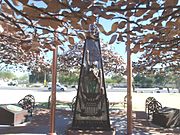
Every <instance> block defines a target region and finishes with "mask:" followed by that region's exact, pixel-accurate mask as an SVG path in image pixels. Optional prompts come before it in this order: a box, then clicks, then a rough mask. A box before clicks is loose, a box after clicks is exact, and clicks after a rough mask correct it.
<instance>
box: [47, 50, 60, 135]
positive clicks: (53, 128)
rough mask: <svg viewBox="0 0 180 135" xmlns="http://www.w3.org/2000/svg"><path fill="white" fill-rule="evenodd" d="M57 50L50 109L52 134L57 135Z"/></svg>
mask: <svg viewBox="0 0 180 135" xmlns="http://www.w3.org/2000/svg"><path fill="white" fill-rule="evenodd" d="M57 50H58V47H57V46H56V47H55V48H53V62H52V91H51V96H52V97H51V109H50V133H49V135H54V134H55V111H56V81H57Z"/></svg>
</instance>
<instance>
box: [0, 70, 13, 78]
mask: <svg viewBox="0 0 180 135" xmlns="http://www.w3.org/2000/svg"><path fill="white" fill-rule="evenodd" d="M15 77H16V76H15V75H14V74H13V73H11V72H7V71H2V72H0V78H2V79H14V78H15Z"/></svg>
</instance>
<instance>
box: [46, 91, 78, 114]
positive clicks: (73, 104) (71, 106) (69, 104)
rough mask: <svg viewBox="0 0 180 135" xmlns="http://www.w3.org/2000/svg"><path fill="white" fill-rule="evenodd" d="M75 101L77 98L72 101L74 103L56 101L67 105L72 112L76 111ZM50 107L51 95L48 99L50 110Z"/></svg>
mask: <svg viewBox="0 0 180 135" xmlns="http://www.w3.org/2000/svg"><path fill="white" fill-rule="evenodd" d="M75 101H76V96H75V97H74V98H73V99H72V102H68V101H60V100H57V99H56V103H64V104H67V105H68V106H69V108H70V109H71V110H72V111H74V108H75ZM50 107H51V95H50V96H49V98H48V109H50Z"/></svg>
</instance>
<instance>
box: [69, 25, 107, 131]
mask: <svg viewBox="0 0 180 135" xmlns="http://www.w3.org/2000/svg"><path fill="white" fill-rule="evenodd" d="M72 128H74V129H95V130H96V129H102V130H103V129H104V130H108V129H110V122H109V109H108V100H107V96H106V89H105V82H104V74H103V65H102V58H101V48H100V42H99V34H98V31H97V28H96V26H95V25H90V30H89V33H88V34H87V38H86V40H85V44H84V51H83V60H82V65H81V71H80V78H79V84H78V91H77V98H76V103H75V109H74V116H73V123H72Z"/></svg>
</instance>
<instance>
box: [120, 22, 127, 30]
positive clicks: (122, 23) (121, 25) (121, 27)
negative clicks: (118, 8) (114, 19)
mask: <svg viewBox="0 0 180 135" xmlns="http://www.w3.org/2000/svg"><path fill="white" fill-rule="evenodd" d="M126 23H127V22H126V21H122V22H120V23H119V26H118V27H119V29H123V28H124V27H125V26H126Z"/></svg>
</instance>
